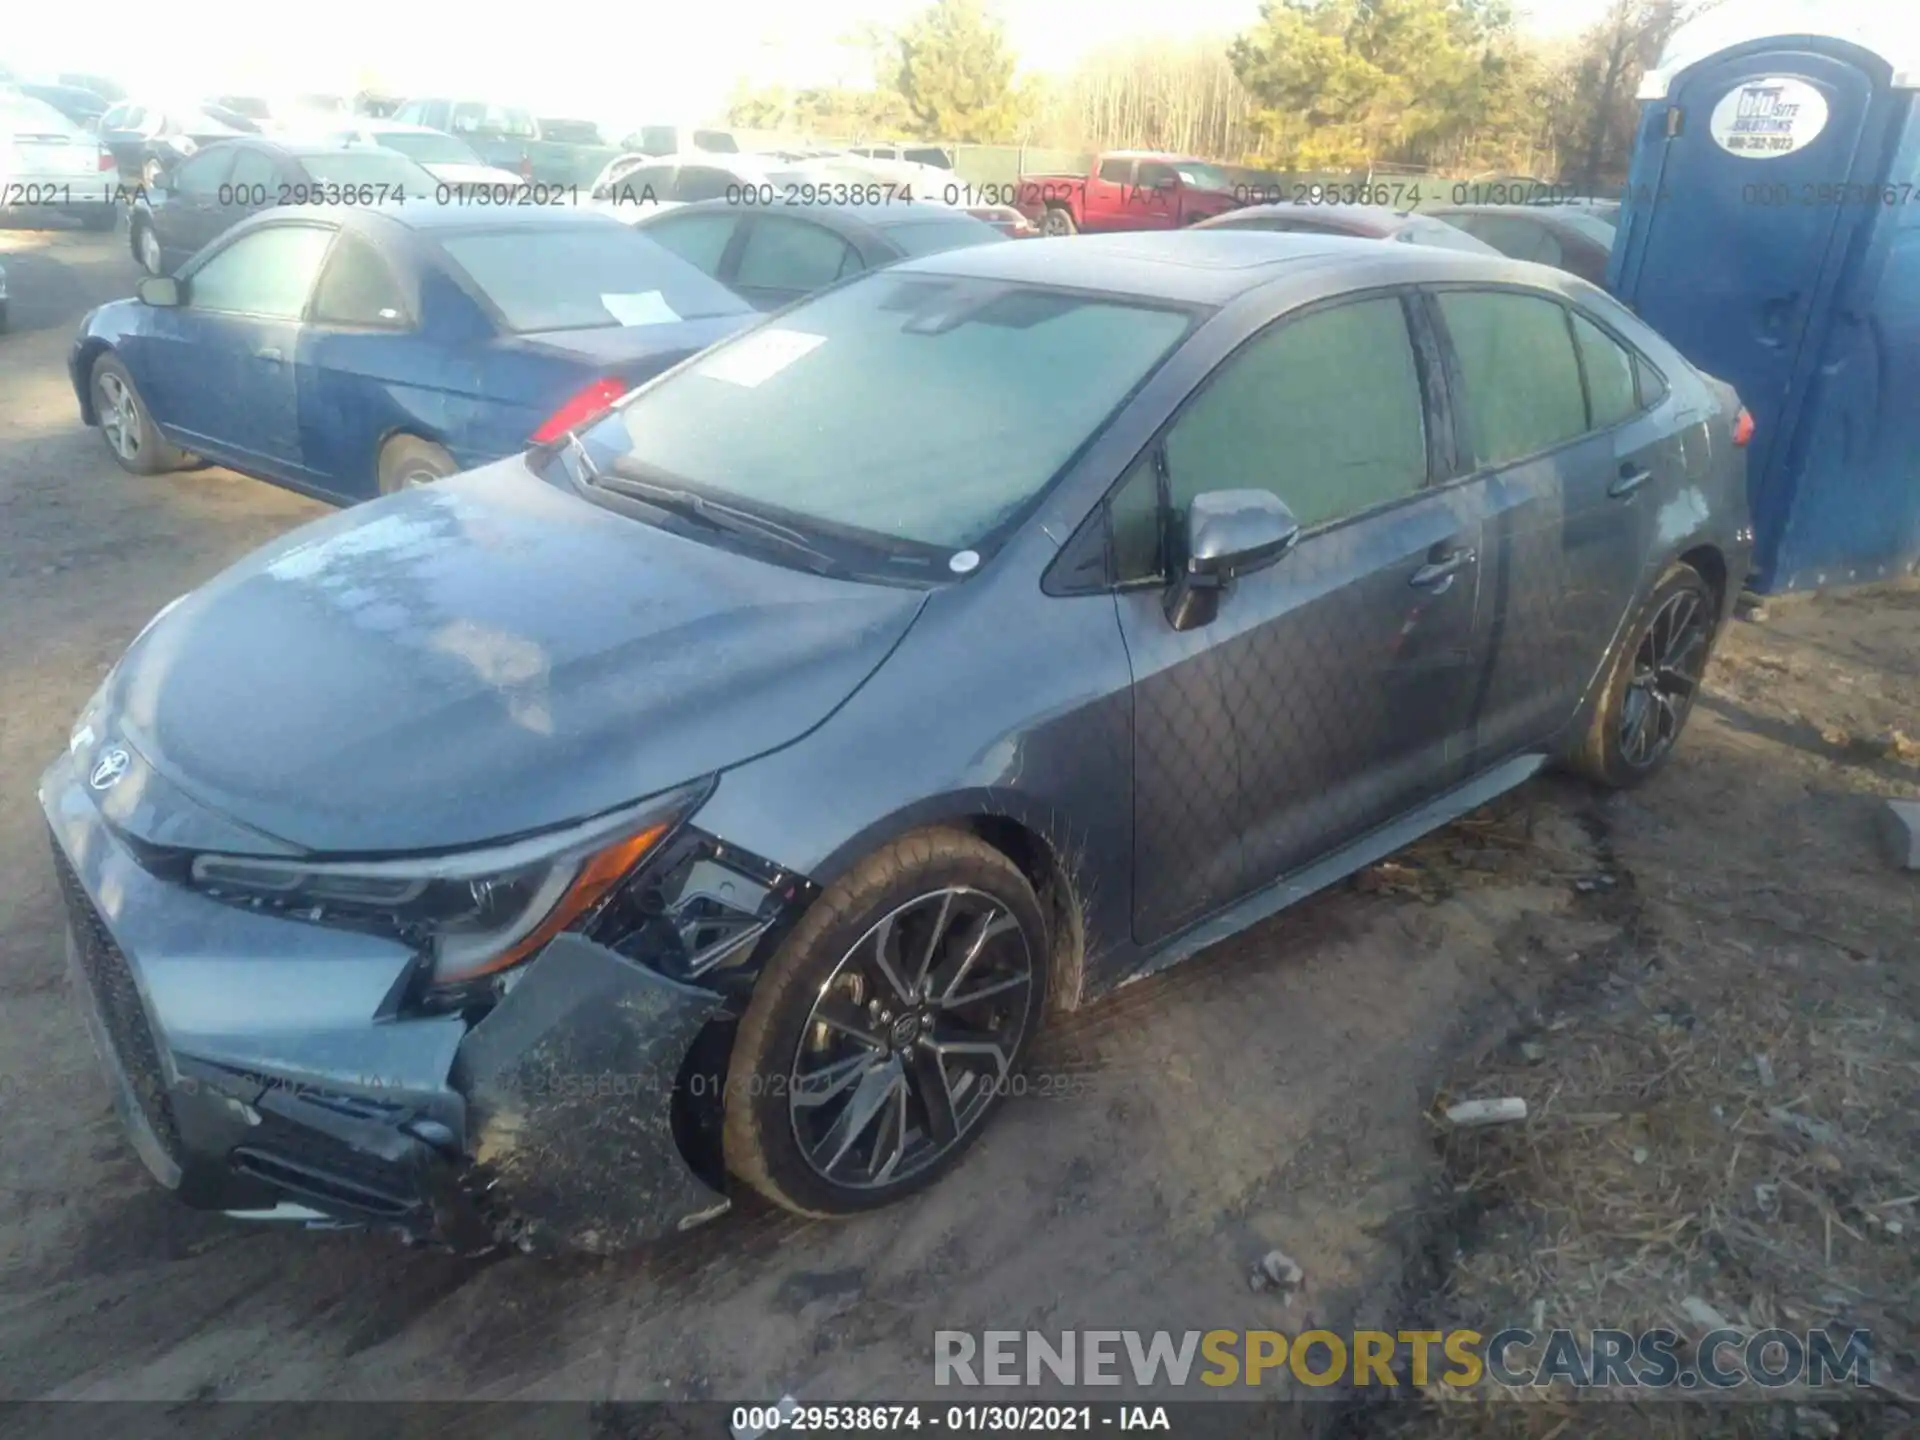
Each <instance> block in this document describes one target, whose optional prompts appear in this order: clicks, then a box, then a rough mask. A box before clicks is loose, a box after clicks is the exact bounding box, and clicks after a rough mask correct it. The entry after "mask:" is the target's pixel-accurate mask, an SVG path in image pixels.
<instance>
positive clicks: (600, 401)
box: [533, 375, 633, 445]
mask: <svg viewBox="0 0 1920 1440" xmlns="http://www.w3.org/2000/svg"><path fill="white" fill-rule="evenodd" d="M632 388H633V387H632V386H630V385H628V384H627V382H626V381H624V380H621V379H617V378H615V377H614V376H612V375H605V376H602V377H601V378H600V379H598V380H596V381H594V382H593V383H592V384H591V385H589V386H587V388H586V389H584V390H582V391H581V392H580V393H579V394H578V395H575V396H574V397H573V398H572V399H570V400H568V401H567V403H566V404H564V405H562V406H561V407H560V408H559V409H558V410H556V411H554V412H553V414H551V415H549V416H548V417H547V418H546V420H545V421H544V422H542V424H541V426H540V428H539V429H538V430H536V431H534V432H533V443H534V444H535V445H545V444H546V443H547V442H548V441H551V440H558V439H559V438H560V437H561V436H562V435H564V434H566V433H567V432H568V431H569V430H578V429H579V428H580V427H581V426H582V425H587V424H591V423H592V422H593V421H595V420H598V419H599V418H600V417H601V416H602V415H604V414H606V413H607V411H609V410H611V409H612V408H613V402H614V401H616V400H618V399H619V398H620V397H621V396H622V395H624V394H626V393H627V391H628V390H630V389H632Z"/></svg>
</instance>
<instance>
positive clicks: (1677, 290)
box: [1614, 48, 1882, 555]
mask: <svg viewBox="0 0 1920 1440" xmlns="http://www.w3.org/2000/svg"><path fill="white" fill-rule="evenodd" d="M1872 99H1873V85H1872V81H1871V80H1870V79H1869V77H1868V76H1867V75H1865V74H1864V73H1862V72H1861V71H1860V70H1858V69H1856V68H1855V67H1854V66H1852V65H1848V64H1846V63H1844V62H1842V61H1840V60H1838V59H1835V58H1833V57H1831V56H1826V55H1818V54H1813V53H1810V52H1806V51H1801V50H1795V49H1791V48H1783V49H1779V50H1760V51H1757V52H1754V53H1748V54H1744V55H1738V56H1736V57H1734V58H1730V59H1726V60H1721V61H1717V62H1714V63H1710V64H1703V65H1701V66H1699V67H1696V68H1695V69H1693V70H1691V71H1688V72H1686V73H1684V74H1683V75H1682V76H1681V78H1680V81H1679V83H1678V85H1677V87H1676V88H1675V90H1674V92H1673V94H1672V95H1671V97H1670V98H1669V99H1668V101H1667V102H1666V105H1665V107H1664V109H1663V107H1661V106H1659V105H1655V106H1653V107H1651V112H1652V113H1650V114H1649V115H1648V116H1647V117H1646V120H1645V122H1644V124H1643V138H1642V141H1641V144H1642V146H1643V147H1646V146H1654V147H1656V149H1655V150H1653V151H1651V152H1649V154H1648V155H1647V158H1646V159H1645V160H1644V161H1636V165H1635V175H1634V178H1633V182H1632V195H1631V196H1630V199H1629V203H1628V206H1627V212H1626V213H1625V214H1623V217H1622V218H1623V221H1624V222H1625V227H1626V228H1625V230H1624V231H1623V233H1622V236H1621V239H1620V241H1619V242H1618V243H1617V244H1616V246H1615V250H1616V254H1617V256H1618V258H1617V259H1616V261H1615V270H1616V273H1615V276H1614V290H1615V293H1617V294H1618V295H1619V296H1620V298H1621V299H1623V300H1625V301H1626V302H1627V303H1628V304H1629V305H1631V306H1632V307H1633V309H1634V310H1635V311H1636V312H1637V313H1638V314H1639V316H1640V317H1641V318H1642V319H1643V320H1645V321H1647V323H1649V324H1650V325H1652V326H1653V327H1654V329H1656V330H1658V331H1659V332H1660V333H1661V334H1662V335H1664V336H1665V337H1666V338H1667V339H1668V340H1669V341H1671V342H1672V343H1673V345H1674V346H1675V347H1676V348H1677V349H1679V351H1680V352H1681V353H1682V354H1683V355H1685V356H1686V357H1687V358H1688V359H1689V360H1691V361H1692V362H1693V363H1694V364H1695V365H1698V366H1699V367H1700V368H1702V369H1703V370H1706V371H1707V372H1708V373H1709V374H1712V375H1716V376H1718V377H1719V378H1721V379H1722V380H1725V381H1727V382H1728V383H1730V384H1731V385H1732V386H1733V387H1734V388H1735V389H1736V390H1738V391H1739V392H1740V398H1741V400H1742V401H1743V402H1744V403H1745V404H1746V406H1747V408H1748V410H1750V411H1751V412H1752V413H1753V416H1754V420H1755V421H1756V428H1755V431H1754V438H1753V444H1752V448H1751V451H1750V453H1749V456H1748V466H1749V481H1748V484H1749V488H1750V490H1751V491H1752V494H1753V498H1754V511H1755V519H1756V521H1757V522H1758V524H1759V528H1760V532H1761V535H1760V541H1761V550H1762V553H1763V555H1764V554H1765V552H1766V551H1767V549H1768V548H1769V538H1768V527H1769V521H1770V518H1771V517H1770V513H1769V507H1768V505H1767V504H1766V503H1765V498H1764V497H1765V495H1766V494H1767V493H1768V491H1769V490H1770V488H1771V484H1772V482H1771V476H1772V471H1773V466H1774V465H1775V463H1776V461H1777V460H1778V459H1780V458H1783V457H1784V452H1783V451H1779V450H1776V448H1775V442H1776V441H1777V440H1779V439H1780V438H1782V436H1783V435H1784V434H1785V433H1786V430H1787V429H1788V427H1790V426H1791V424H1792V421H1793V414H1792V410H1793V406H1792V397H1793V396H1794V394H1795V393H1796V390H1797V389H1798V388H1799V387H1797V386H1796V383H1795V382H1796V376H1798V375H1799V374H1800V372H1801V370H1802V368H1803V362H1804V360H1805V359H1806V356H1807V353H1808V352H1807V346H1806V341H1807V338H1808V336H1809V333H1810V332H1809V327H1810V325H1812V324H1816V323H1818V317H1820V316H1821V315H1822V314H1823V313H1824V311H1825V309H1826V306H1827V304H1828V303H1829V300H1830V298H1831V294H1832V291H1833V287H1834V285H1835V283H1836V281H1837V280H1838V278H1839V272H1840V261H1841V258H1842V257H1843V255H1844V253H1845V249H1846V245H1847V242H1848V241H1849V240H1850V239H1851V238H1852V235H1853V233H1854V231H1855V229H1856V228H1857V226H1858V225H1859V224H1860V222H1861V220H1862V219H1863V217H1864V216H1865V215H1866V214H1867V212H1868V210H1869V208H1870V207H1869V206H1868V205H1865V204H1862V203H1859V197H1858V195H1857V194H1856V192H1854V191H1853V190H1852V189H1851V184H1850V182H1857V181H1859V180H1860V179H1861V178H1862V175H1863V173H1866V172H1867V171H1869V170H1870V169H1871V167H1872V166H1873V165H1874V163H1875V162H1876V161H1877V158H1878V148H1879V145H1878V141H1877V140H1876V139H1875V138H1873V137H1874V136H1875V135H1876V133H1877V131H1878V130H1879V129H1880V128H1882V127H1879V126H1877V125H1873V124H1870V123H1869V121H1870V116H1869V111H1870V109H1871V102H1872ZM1656 127H1657V128H1656ZM1663 130H1664V131H1666V132H1670V138H1667V139H1665V140H1662V139H1661V138H1660V135H1661V132H1662V131H1663ZM1850 196H1851V197H1852V198H1850ZM1653 197H1657V202H1656V203H1652V204H1648V203H1646V202H1647V201H1648V200H1649V199H1650V198H1653Z"/></svg>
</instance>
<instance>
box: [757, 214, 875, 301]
mask: <svg viewBox="0 0 1920 1440" xmlns="http://www.w3.org/2000/svg"><path fill="white" fill-rule="evenodd" d="M852 256H853V252H852V251H851V250H850V249H849V248H848V247H847V244H846V242H845V241H844V240H842V239H841V238H840V237H839V236H838V235H836V234H834V233H833V232H832V231H831V230H827V229H823V228H822V227H820V226H818V225H812V224H809V223H807V222H806V221H804V220H784V219H778V218H775V217H773V216H769V215H762V216H759V217H757V218H756V219H755V220H754V222H753V229H752V230H750V231H749V232H748V233H747V243H746V245H745V246H744V248H742V250H741V252H740V268H739V270H738V272H736V274H735V275H734V277H733V278H734V283H735V284H736V285H747V286H756V287H759V288H762V289H767V290H819V289H821V288H823V287H824V286H827V285H831V284H832V283H833V282H834V281H835V280H838V279H839V278H840V275H841V268H842V267H843V266H845V265H847V263H848V261H849V260H850V259H851V258H852ZM858 263H859V262H858V261H857V260H856V261H854V268H856V269H857V268H858Z"/></svg>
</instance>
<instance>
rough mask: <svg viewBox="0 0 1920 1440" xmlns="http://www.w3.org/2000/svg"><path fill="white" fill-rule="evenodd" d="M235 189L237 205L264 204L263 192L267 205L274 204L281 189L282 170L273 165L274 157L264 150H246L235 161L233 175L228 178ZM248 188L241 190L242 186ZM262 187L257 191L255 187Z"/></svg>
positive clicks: (234, 200) (234, 201) (234, 197)
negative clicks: (262, 199)
mask: <svg viewBox="0 0 1920 1440" xmlns="http://www.w3.org/2000/svg"><path fill="white" fill-rule="evenodd" d="M226 178H227V180H228V183H230V184H231V185H232V186H233V187H234V191H235V193H234V196H233V203H234V204H235V205H253V204H258V203H262V202H261V195H262V191H264V192H265V202H264V203H266V204H272V203H273V200H274V199H275V197H276V195H277V193H278V191H279V189H280V169H279V167H278V166H277V165H275V164H274V163H273V157H272V156H271V155H268V154H267V153H266V152H265V151H262V150H253V149H246V150H242V151H240V153H239V154H237V155H235V156H234V159H233V174H232V175H230V176H228V177H226ZM243 185H244V186H246V187H247V188H246V189H245V190H241V189H240V187H241V186H243ZM256 185H258V186H260V187H261V189H260V190H255V189H254V188H253V187H254V186H256Z"/></svg>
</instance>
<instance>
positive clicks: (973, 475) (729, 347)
mask: <svg viewBox="0 0 1920 1440" xmlns="http://www.w3.org/2000/svg"><path fill="white" fill-rule="evenodd" d="M1190 323H1191V322H1190V319H1189V317H1188V316H1187V315H1185V314H1183V313H1180V312H1177V311H1170V310H1156V309H1149V308H1147V307H1145V306H1142V305H1139V304H1134V303H1129V302H1125V301H1120V300H1107V299H1099V298H1093V297H1089V296H1085V295H1075V294H1067V293H1064V292H1060V291H1052V290H1043V289H1039V288H1032V287H1025V286H1009V285H1007V284H1005V283H1003V282H999V281H993V282H985V281H974V280H962V279H951V278H947V277H929V276H904V275H893V274H890V273H888V272H885V271H882V272H880V273H879V274H876V275H874V276H871V277H869V278H867V279H865V280H860V281H856V282H855V283H854V284H852V285H848V286H846V287H844V288H842V289H838V290H834V291H832V292H830V293H828V294H826V295H822V296H819V297H817V298H815V299H813V300H812V301H809V302H807V303H804V304H802V305H800V306H798V307H797V308H795V309H793V310H791V311H789V312H788V313H787V316H786V318H785V320H784V321H783V322H782V323H780V324H777V325H773V326H762V327H760V328H759V329H756V330H753V331H750V332H748V335H747V336H746V337H744V338H742V339H740V340H737V341H733V342H730V343H728V344H726V345H723V346H720V347H718V348H716V349H714V350H711V351H709V352H707V354H706V355H705V356H704V357H703V358H701V359H700V360H697V361H695V362H694V363H693V364H691V365H689V366H687V367H685V368H683V369H681V370H679V371H676V372H674V373H673V374H672V375H670V376H668V377H667V378H666V379H664V380H663V381H661V382H660V383H658V384H656V385H654V386H653V387H652V388H650V389H648V390H647V391H645V392H644V393H643V394H641V395H640V396H639V397H638V398H636V399H635V400H633V401H632V402H631V403H630V404H628V405H627V406H625V407H624V408H623V409H621V410H620V411H618V412H617V413H615V414H614V415H612V416H610V417H609V418H608V419H607V421H606V422H605V424H604V425H602V426H600V427H597V428H596V430H595V431H594V432H592V433H591V434H590V435H589V437H588V439H589V443H597V444H600V445H605V446H608V447H611V448H612V449H614V450H615V451H617V452H619V454H620V457H621V460H622V461H631V462H636V463H637V464H638V465H639V466H640V467H643V469H644V470H647V471H652V472H655V473H661V472H664V473H665V474H668V475H671V476H673V477H674V478H675V479H676V480H677V481H679V482H682V483H685V484H689V485H693V486H698V487H710V488H712V489H714V490H716V491H720V492H724V493H726V494H727V495H728V496H729V498H733V499H737V500H738V501H739V502H742V503H746V504H749V505H751V504H755V503H758V504H762V505H766V506H769V507H778V508H779V509H782V510H785V511H788V512H790V513H791V514H793V515H797V516H800V517H811V518H815V519H819V520H822V521H826V522H830V523H835V524H840V525H846V526H852V527H856V528H858V529H861V530H865V531H869V532H877V533H879V534H881V535H885V536H890V537H897V538H899V539H904V540H913V541H921V542H925V543H928V544H932V545H936V546H941V547H945V548H949V549H957V548H959V547H961V546H965V545H971V544H974V543H977V542H979V541H981V540H984V539H985V538H986V537H987V536H989V535H991V534H993V533H994V532H995V531H996V530H997V529H998V528H999V527H1000V526H1001V525H1003V524H1004V523H1005V522H1006V521H1008V520H1009V519H1011V518H1012V517H1013V516H1015V515H1017V514H1018V513H1019V512H1020V511H1021V510H1022V509H1023V508H1024V507H1025V506H1026V505H1027V503H1028V502H1029V501H1031V500H1032V499H1033V498H1034V497H1035V496H1036V495H1038V494H1039V493H1040V491H1041V490H1042V489H1044V488H1045V486H1046V485H1047V484H1048V483H1049V482H1050V481H1051V480H1052V479H1053V477H1054V476H1055V474H1056V473H1057V472H1058V471H1059V470H1060V468H1061V467H1062V466H1063V465H1064V464H1065V463H1066V461H1067V460H1068V458H1069V457H1070V456H1072V455H1073V454H1074V452H1075V451H1077V450H1078V449H1079V448H1080V447H1081V446H1082V445H1083V444H1084V443H1085V442H1086V440H1087V438H1088V436H1090V435H1092V434H1093V433H1094V432H1096V431H1097V430H1099V429H1101V428H1102V427H1103V426H1104V425H1105V424H1106V422H1107V420H1108V418H1109V417H1110V416H1111V415H1112V414H1113V412H1114V411H1115V410H1116V409H1117V408H1118V407H1119V406H1120V405H1121V404H1122V403H1124V401H1125V400H1126V398H1127V397H1128V396H1129V395H1130V394H1131V393H1132V392H1133V390H1134V389H1135V387H1136V386H1138V385H1139V384H1140V382H1141V381H1142V380H1144V379H1145V378H1146V376H1147V375H1148V374H1149V373H1151V372H1152V370H1153V369H1154V367H1155V366H1157V365H1158V364H1159V363H1160V361H1161V359H1162V358H1163V357H1164V356H1165V355H1166V354H1167V353H1168V352H1169V351H1171V350H1172V349H1173V347H1174V346H1175V345H1177V344H1178V343H1179V342H1180V340H1181V338H1182V337H1183V336H1184V335H1185V334H1186V332H1187V329H1188V327H1189V325H1190ZM616 463H619V462H616Z"/></svg>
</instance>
